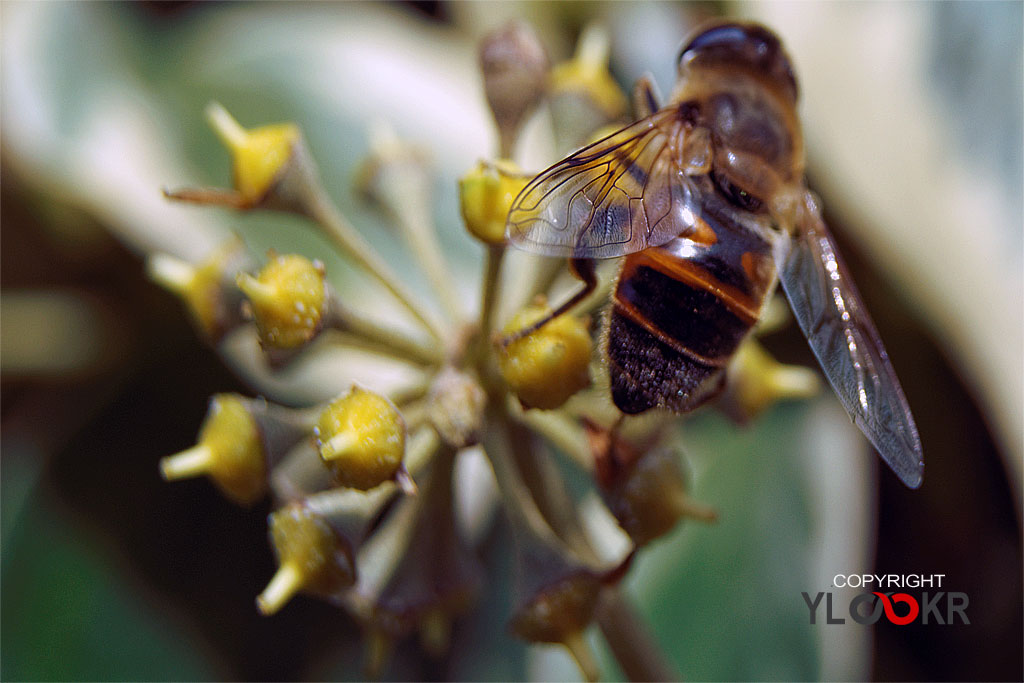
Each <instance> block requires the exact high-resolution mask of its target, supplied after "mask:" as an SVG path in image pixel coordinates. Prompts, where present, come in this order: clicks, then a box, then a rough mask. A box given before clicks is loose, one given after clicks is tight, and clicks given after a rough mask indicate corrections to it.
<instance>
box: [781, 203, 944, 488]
mask: <svg viewBox="0 0 1024 683" xmlns="http://www.w3.org/2000/svg"><path fill="white" fill-rule="evenodd" d="M803 208H804V210H803V211H802V214H803V217H802V218H801V219H798V220H799V223H800V224H799V225H797V234H796V235H795V236H794V238H793V239H792V240H791V241H789V240H783V241H780V242H779V243H778V244H777V247H776V252H775V259H776V263H777V266H778V271H779V279H780V281H781V283H782V288H783V290H784V291H785V292H786V296H787V298H788V299H789V303H790V305H791V306H792V308H793V313H794V314H795V316H796V319H797V322H798V323H799V324H800V328H801V329H802V330H803V333H804V335H805V336H806V337H807V341H808V342H809V343H810V345H811V350H812V351H814V355H815V356H817V358H818V362H819V363H821V367H822V369H823V370H824V371H825V376H826V377H828V380H829V382H830V383H831V384H832V388H833V389H835V391H836V393H837V394H838V395H839V399H840V401H842V403H843V406H844V407H845V408H846V412H848V413H849V414H850V417H851V418H852V419H853V421H854V423H855V424H856V425H857V426H858V427H860V429H861V431H863V432H864V434H865V435H867V437H868V438H869V439H870V440H871V443H872V444H874V446H875V448H877V449H878V452H879V454H880V455H881V456H882V458H883V459H884V460H885V462H886V463H888V465H889V467H891V468H892V470H893V471H894V472H895V473H896V474H897V476H899V478H900V479H901V480H902V481H903V483H904V484H906V485H907V486H909V487H910V488H917V487H918V486H920V485H921V478H922V476H923V473H924V460H923V454H922V451H921V441H920V439H919V438H918V435H917V427H916V426H915V425H914V417H913V416H912V415H911V414H910V406H908V405H907V399H906V398H905V397H904V396H903V390H902V389H901V388H900V383H899V380H898V379H896V373H895V372H894V371H893V369H892V364H891V363H890V362H889V357H888V355H887V354H886V352H885V347H884V346H882V340H881V339H880V338H879V336H878V331H877V330H876V329H875V325H874V323H873V322H871V317H870V316H869V315H868V312H867V310H866V309H865V308H864V305H863V303H862V302H861V300H860V296H859V295H858V294H857V289H856V288H855V287H854V284H853V281H852V280H851V279H850V276H849V274H848V273H847V271H846V266H845V265H844V264H843V262H842V260H840V256H839V252H838V251H837V250H836V247H835V243H834V241H833V239H832V235H831V234H829V232H828V228H827V227H826V226H825V223H824V222H823V221H822V220H821V217H820V213H819V211H818V208H817V206H816V205H815V201H814V198H813V197H812V196H811V195H810V194H809V193H808V195H807V198H806V200H805V202H804V207H803Z"/></svg>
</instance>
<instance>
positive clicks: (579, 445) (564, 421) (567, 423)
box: [509, 398, 594, 472]
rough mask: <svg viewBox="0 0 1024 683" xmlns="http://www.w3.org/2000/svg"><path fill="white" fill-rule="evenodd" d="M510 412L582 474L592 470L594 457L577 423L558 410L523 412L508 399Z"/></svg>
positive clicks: (513, 400) (515, 403) (516, 404)
mask: <svg viewBox="0 0 1024 683" xmlns="http://www.w3.org/2000/svg"><path fill="white" fill-rule="evenodd" d="M509 404H510V408H509V410H510V412H511V413H512V415H513V417H514V418H515V419H516V420H518V421H519V422H522V423H523V424H525V425H526V426H527V427H529V428H530V429H532V430H533V431H534V432H536V433H537V434H539V435H540V436H542V437H543V438H544V439H545V440H546V441H548V443H550V444H551V445H552V446H554V447H555V448H558V449H559V450H561V451H562V452H563V453H565V454H566V455H567V456H569V458H570V459H571V460H572V461H573V462H574V463H576V465H577V466H578V467H579V468H580V469H582V470H583V471H584V472H592V471H593V470H594V455H593V453H591V452H590V448H589V447H588V446H587V437H586V434H585V433H584V431H583V427H581V426H580V424H579V422H577V421H576V420H575V419H573V418H572V417H570V416H569V415H568V414H566V413H564V412H561V411H558V410H544V411H539V410H523V409H522V408H517V406H518V402H516V401H515V399H513V398H510V399H509Z"/></svg>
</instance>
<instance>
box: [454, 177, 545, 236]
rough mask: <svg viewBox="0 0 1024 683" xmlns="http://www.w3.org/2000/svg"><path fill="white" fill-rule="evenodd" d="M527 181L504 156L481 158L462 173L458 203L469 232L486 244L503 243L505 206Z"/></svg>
mask: <svg viewBox="0 0 1024 683" xmlns="http://www.w3.org/2000/svg"><path fill="white" fill-rule="evenodd" d="M529 181H530V178H529V177H528V176H526V175H524V174H523V173H522V171H520V170H519V167H518V166H516V165H515V163H513V162H511V161H508V160H505V159H502V160H498V161H496V162H493V163H488V162H480V163H479V164H477V165H476V167H475V168H474V169H473V170H472V171H470V172H469V173H467V174H466V175H465V176H463V177H462V179H461V180H460V181H459V205H460V208H461V209H462V220H463V221H465V223H466V228H467V229H468V230H469V232H470V234H471V235H473V237H476V238H477V239H478V240H480V241H481V242H484V243H486V244H504V243H505V219H506V218H508V210H509V208H510V207H511V206H512V202H513V200H515V198H516V196H517V195H518V194H519V193H520V192H521V191H522V189H523V188H524V187H526V183H528V182H529Z"/></svg>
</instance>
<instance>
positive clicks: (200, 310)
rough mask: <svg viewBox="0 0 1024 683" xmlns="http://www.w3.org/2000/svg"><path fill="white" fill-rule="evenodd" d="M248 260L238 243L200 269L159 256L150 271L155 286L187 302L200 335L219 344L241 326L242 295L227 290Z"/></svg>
mask: <svg viewBox="0 0 1024 683" xmlns="http://www.w3.org/2000/svg"><path fill="white" fill-rule="evenodd" d="M248 260H249V259H248V255H247V253H246V251H245V248H244V246H243V245H242V243H241V241H240V240H238V239H234V240H231V241H229V242H228V243H227V244H225V245H224V246H222V247H221V248H219V249H217V250H216V251H215V252H214V253H213V254H211V255H210V256H209V257H208V258H207V259H206V260H204V261H202V262H200V263H198V264H196V265H193V264H191V263H187V262H185V261H182V260H180V259H177V258H175V257H173V256H170V255H168V254H155V255H153V256H152V257H150V259H149V262H148V263H147V264H146V267H147V270H148V271H149V277H150V278H151V279H152V280H153V281H154V282H156V283H157V284H159V285H161V286H162V287H164V288H165V289H167V290H169V291H171V292H173V293H175V294H177V295H178V296H179V297H181V298H182V299H183V300H184V302H185V305H186V307H187V309H188V312H189V314H190V315H191V316H192V320H193V322H194V323H195V325H196V327H197V328H199V331H200V332H202V334H203V335H204V336H205V337H206V338H207V339H211V340H213V341H217V340H218V339H220V337H221V336H222V335H223V334H224V333H225V332H227V331H228V330H229V329H230V328H232V327H233V326H234V325H235V324H237V323H238V322H240V318H239V317H238V313H237V309H238V303H239V295H238V293H237V292H235V291H233V290H234V287H230V288H229V287H225V282H230V279H229V278H232V277H234V274H235V272H237V271H238V269H239V268H243V267H245V266H246V265H247V264H248ZM229 290H231V291H229Z"/></svg>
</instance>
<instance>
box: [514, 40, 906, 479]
mask: <svg viewBox="0 0 1024 683" xmlns="http://www.w3.org/2000/svg"><path fill="white" fill-rule="evenodd" d="M678 72H679V76H678V81H677V85H676V87H675V90H674V91H673V93H672V96H671V98H670V100H669V103H668V105H667V106H665V107H663V108H662V107H659V105H658V101H657V96H656V95H655V93H654V91H653V86H652V84H651V83H650V82H649V81H647V80H645V79H642V80H641V82H640V83H638V86H637V90H636V92H635V93H634V100H635V102H636V103H637V109H638V113H639V114H640V115H641V116H643V117H644V118H642V119H641V120H639V121H637V122H636V123H633V124H632V125H629V126H627V127H625V128H623V129H622V130H620V131H618V132H616V133H614V134H612V135H610V136H608V137H606V138H604V139H602V140H600V141H598V142H596V143H594V144H592V145H590V146H588V147H585V148H583V149H581V150H580V151H578V152H576V153H575V154H572V155H571V156H569V157H568V158H566V159H564V160H562V161H560V162H558V163H557V164H555V165H554V166H552V167H551V168H549V169H547V170H546V171H544V172H542V173H541V174H540V175H538V176H537V177H536V178H534V179H533V180H532V181H531V182H530V183H529V184H528V185H527V186H526V187H525V188H524V189H523V191H522V192H521V193H520V194H519V196H518V197H517V198H516V199H515V201H514V202H513V204H512V207H511V210H510V211H509V214H508V222H507V227H506V230H507V237H508V239H509V240H510V242H511V243H512V244H514V245H516V246H517V247H519V248H521V249H524V250H527V251H531V252H534V253H538V254H544V255H549V256H561V257H569V258H570V259H571V262H570V264H571V266H572V269H573V271H574V272H575V274H576V275H577V276H578V277H580V279H582V280H583V282H584V287H583V289H582V290H581V291H580V292H578V293H577V294H576V295H575V296H573V297H572V298H571V299H570V300H569V301H567V302H566V303H565V304H564V305H562V306H560V307H559V308H558V309H556V310H555V311H554V312H553V313H552V315H551V317H554V316H557V315H560V314H561V313H564V312H565V311H566V310H568V309H569V308H571V307H572V306H573V305H575V304H576V303H578V302H579V301H581V300H582V299H583V298H585V297H586V295H587V294H589V293H590V292H591V291H592V290H593V289H594V287H595V285H596V275H595V271H594V264H593V259H607V258H614V257H620V256H624V257H625V258H624V259H623V263H622V266H621V273H620V276H619V279H618V282H617V285H616V287H615V290H614V295H613V297H612V305H611V310H610V312H609V315H608V317H607V319H606V323H605V324H606V325H607V333H606V334H604V335H603V337H604V339H605V349H604V351H605V356H606V358H607V362H608V371H609V377H610V380H611V393H612V399H613V401H614V403H615V405H616V406H617V407H618V408H619V410H621V411H622V412H623V413H626V414H635V413H641V412H643V411H646V410H648V409H650V408H655V407H659V408H667V409H669V410H672V411H675V412H686V411H689V410H693V409H694V408H696V407H697V406H699V405H701V404H703V403H705V402H706V401H708V400H709V399H711V398H713V397H714V396H716V395H717V394H718V393H719V392H720V391H721V390H722V388H723V386H724V380H725V368H726V366H727V364H728V362H729V360H730V358H731V357H732V356H733V354H734V352H735V351H736V349H737V347H738V346H739V344H740V342H741V341H742V340H743V339H744V338H745V337H746V336H747V335H748V334H749V333H750V331H751V329H752V328H753V326H754V324H755V323H756V322H757V320H758V318H759V317H760V315H761V312H762V311H763V309H764V306H765V304H766V302H767V301H768V300H769V298H770V297H771V295H772V293H773V292H774V290H775V287H776V284H777V283H781V284H782V289H783V291H784V292H785V294H786V296H787V298H788V299H789V302H790V305H791V307H792V309H793V313H794V315H795V317H796V319H797V322H798V323H799V325H800V328H801V330H802V331H803V334H804V335H805V336H806V337H807V340H808V342H809V343H810V346H811V349H812V350H813V352H814V354H815V356H816V357H817V359H818V361H819V363H820V364H821V367H822V369H823V370H824V371H825V375H826V376H827V377H828V379H829V382H830V383H831V384H832V387H833V388H834V389H835V392H836V394H838V396H839V399H840V400H841V401H842V403H843V406H844V407H845V408H846V411H847V412H848V413H849V414H850V416H851V418H852V419H853V421H854V422H855V423H856V424H857V426H858V427H860V429H861V430H862V431H863V432H864V434H866V435H867V437H868V438H869V439H870V440H871V442H872V443H873V444H874V446H875V447H876V448H877V449H878V452H879V453H880V454H881V456H882V458H883V459H884V460H885V461H886V462H887V463H888V464H889V466H890V467H891V468H892V469H893V471H894V472H895V473H896V474H897V475H898V476H899V478H900V479H901V480H902V481H903V483H904V484H906V485H907V486H909V487H911V488H916V487H918V486H919V485H920V483H921V478H922V472H923V468H924V463H923V460H922V451H921V442H920V439H919V438H918V434H917V428H916V426H915V425H914V419H913V417H912V416H911V414H910V408H909V406H908V405H907V401H906V398H905V397H904V395H903V390H902V389H901V388H900V384H899V381H898V380H897V379H896V375H895V373H894V371H893V369H892V365H891V364H890V363H889V358H888V356H887V354H886V352H885V348H884V347H883V346H882V341H881V339H880V338H879V336H878V332H877V331H876V330H875V325H874V323H872V321H871V318H870V317H869V315H868V312H867V310H866V309H865V308H864V305H863V304H862V303H861V300H860V296H859V295H858V294H857V290H856V288H855V287H854V284H853V282H852V281H851V280H850V277H849V275H848V273H847V270H846V267H845V266H844V264H843V262H842V260H841V258H840V256H839V253H838V251H837V250H836V247H835V243H834V241H833V238H832V236H831V235H830V233H829V231H828V228H827V227H826V226H825V224H824V222H823V221H822V218H821V211H820V208H819V205H818V201H817V199H816V197H815V196H814V195H813V194H812V193H811V192H810V191H809V190H808V189H807V186H806V183H805V180H804V149H803V137H802V133H801V129H800V122H799V120H798V119H797V114H796V102H797V83H796V78H795V77H794V75H793V69H792V67H791V65H790V60H789V58H788V56H787V55H786V53H785V51H784V50H783V48H782V45H781V43H780V41H779V39H778V38H777V37H776V36H775V35H774V34H773V33H772V32H771V31H769V30H768V29H766V28H764V27H763V26H760V25H757V24H752V23H740V22H732V23H725V24H719V25H715V26H712V27H710V28H707V29H705V30H703V31H702V32H700V33H698V34H697V35H696V37H694V38H693V39H692V40H690V41H689V42H688V43H687V44H686V46H685V47H684V48H683V50H682V52H681V53H680V55H679V61H678ZM548 319H550V318H548ZM544 322H545V321H541V322H539V323H538V324H536V325H535V326H533V327H532V328H531V329H530V330H525V331H524V332H529V331H532V330H533V329H536V328H537V327H539V326H540V325H542V324H544ZM517 336H518V335H517Z"/></svg>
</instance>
